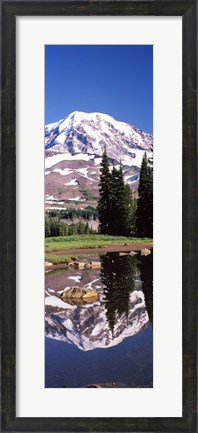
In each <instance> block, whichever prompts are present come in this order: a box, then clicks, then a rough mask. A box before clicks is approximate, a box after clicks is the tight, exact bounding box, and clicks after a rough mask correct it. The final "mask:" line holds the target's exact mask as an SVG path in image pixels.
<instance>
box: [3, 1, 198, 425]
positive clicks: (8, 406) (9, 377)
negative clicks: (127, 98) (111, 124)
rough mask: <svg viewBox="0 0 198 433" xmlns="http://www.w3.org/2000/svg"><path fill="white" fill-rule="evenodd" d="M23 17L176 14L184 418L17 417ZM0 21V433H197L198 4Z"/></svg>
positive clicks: (87, 6)
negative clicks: (18, 83)
mask: <svg viewBox="0 0 198 433" xmlns="http://www.w3.org/2000/svg"><path fill="white" fill-rule="evenodd" d="M23 15H26V16H28V15H29V16H32V15H34V16H36V15H38V16H39V15H40V16H58V15H68V16H70V15H81V16H83V15H84V16H86V15H93V16H94V15H102V16H105V15H112V16H113V15H139V16H182V21H183V30H182V32H183V71H182V74H183V107H182V111H183V175H182V179H183V180H182V188H183V192H182V195H183V203H182V209H183V214H182V225H183V231H182V236H183V240H182V248H183V259H182V269H183V276H182V290H183V303H182V308H183V319H182V320H183V322H182V323H183V335H182V338H183V416H182V417H181V418H157V417H156V418H117V417H115V418H92V417H90V418H71V417H69V414H67V413H65V411H64V413H63V415H66V417H65V418H64V417H63V418H17V417H16V414H15V408H16V389H15V378H16V371H15V361H16V355H15V353H16V352H15V349H16V335H15V329H16V325H15V323H16V137H15V131H16V123H15V114H16V113H15V110H16V109H15V91H16V89H15V64H16V49H15V41H16V36H15V18H16V16H23ZM1 20H2V21H1V24H2V26H1V29H2V30H1V36H2V38H1V65H2V70H1V72H2V74H1V77H2V78H1V153H0V162H1V170H0V194H1V200H0V202H1V212H0V245H1V246H2V248H1V256H0V266H1V431H2V432H4V431H9V432H29V431H31V432H34V431H35V432H87V431H88V432H168V433H171V432H189V433H194V432H196V431H197V418H196V402H197V373H196V366H197V358H196V349H197V347H196V346H197V344H196V343H197V326H196V325H197V321H196V305H197V300H196V297H197V295H196V292H197V287H198V284H197V283H198V266H197V260H198V254H197V246H198V218H197V216H198V212H197V210H198V206H197V204H198V200H197V195H198V184H197V183H198V182H197V180H198V170H197V162H198V156H197V155H198V147H197V63H196V51H197V1H195V0H190V1H188V0H169V1H164V0H162V1H160V0H154V1H152V0H151V1H150V0H145V1H142V0H140V1H133V0H126V1H120V0H118V1H98V0H95V1H84V0H83V1H75V0H72V1H65V0H63V1H17V0H16V1H1ZM173 243H174V241H173ZM173 248H175V246H174V245H173ZM167 380H168V372H167Z"/></svg>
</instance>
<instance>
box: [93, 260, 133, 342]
mask: <svg viewBox="0 0 198 433" xmlns="http://www.w3.org/2000/svg"><path fill="white" fill-rule="evenodd" d="M101 262H102V263H101V265H102V266H101V281H102V283H103V284H104V286H105V288H104V294H105V297H104V302H105V304H106V305H105V307H106V310H107V312H106V317H107V320H108V322H109V328H110V329H111V332H112V337H113V330H114V326H115V323H116V320H117V318H118V317H120V316H122V315H123V314H124V315H125V317H126V321H127V318H128V314H129V301H130V293H131V292H132V291H133V290H134V286H135V282H134V276H135V275H136V273H137V270H138V268H137V266H138V259H137V257H136V256H134V257H132V256H130V255H125V256H119V254H117V253H107V254H106V255H104V256H102V259H101Z"/></svg>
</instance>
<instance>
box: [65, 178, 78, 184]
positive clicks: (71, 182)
mask: <svg viewBox="0 0 198 433" xmlns="http://www.w3.org/2000/svg"><path fill="white" fill-rule="evenodd" d="M65 185H70V186H71V185H73V186H75V185H78V182H77V181H76V179H72V180H70V182H67V183H65Z"/></svg>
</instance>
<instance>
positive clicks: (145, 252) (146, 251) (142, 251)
mask: <svg viewBox="0 0 198 433" xmlns="http://www.w3.org/2000/svg"><path fill="white" fill-rule="evenodd" d="M149 254H151V250H148V249H147V248H144V249H143V250H141V256H148V255H149Z"/></svg>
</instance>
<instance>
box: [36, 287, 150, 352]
mask: <svg viewBox="0 0 198 433" xmlns="http://www.w3.org/2000/svg"><path fill="white" fill-rule="evenodd" d="M54 298H55V297H54ZM46 302H47V305H49V304H50V302H52V303H53V302H54V299H53V300H50V297H49V298H47V301H46ZM61 303H63V301H61V300H59V299H58V298H57V307H58V308H59V309H60V310H59V311H58V312H54V313H53V314H51V315H47V314H46V316H45V329H46V336H47V337H50V338H54V339H56V340H62V341H65V342H68V343H71V344H74V345H76V346H77V347H78V348H79V349H81V350H84V351H87V350H93V349H97V348H105V347H106V348H107V347H112V346H115V345H117V344H119V343H121V342H122V341H123V340H124V339H125V338H126V337H129V336H132V335H135V334H137V333H138V332H140V331H141V330H143V329H144V328H145V327H146V326H147V325H148V324H149V318H148V313H147V310H146V306H145V300H144V294H143V292H142V291H141V290H134V291H133V292H132V293H131V296H130V303H129V314H128V317H126V315H125V314H123V315H122V316H121V317H117V320H116V324H115V326H114V330H113V335H112V331H111V330H110V327H109V323H108V320H107V316H106V308H105V305H104V303H101V302H100V301H96V302H94V304H93V305H87V306H83V307H79V306H70V305H67V304H63V308H62V309H61Z"/></svg>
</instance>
